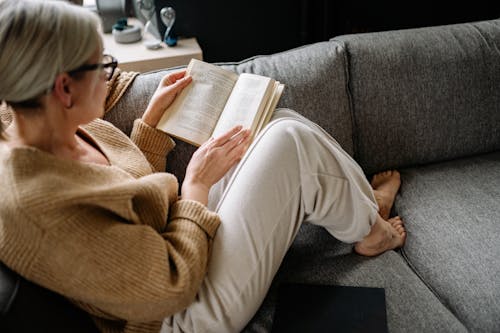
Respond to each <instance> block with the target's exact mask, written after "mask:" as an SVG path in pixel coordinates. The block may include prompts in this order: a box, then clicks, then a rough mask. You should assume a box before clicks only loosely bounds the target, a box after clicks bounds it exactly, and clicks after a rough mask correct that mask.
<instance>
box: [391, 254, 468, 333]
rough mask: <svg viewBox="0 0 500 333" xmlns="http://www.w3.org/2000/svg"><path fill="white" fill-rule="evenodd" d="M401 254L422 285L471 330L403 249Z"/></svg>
mask: <svg viewBox="0 0 500 333" xmlns="http://www.w3.org/2000/svg"><path fill="white" fill-rule="evenodd" d="M397 252H399V254H400V255H401V257H402V258H403V260H404V261H405V262H406V264H407V265H408V267H409V268H410V270H411V271H412V272H413V273H414V274H415V275H416V276H417V278H418V279H419V280H420V281H422V283H423V284H424V285H425V286H426V287H427V289H429V290H430V292H431V293H432V294H433V295H434V296H435V297H436V299H437V300H438V301H439V303H441V304H442V305H443V306H444V307H445V308H446V309H447V310H448V311H449V312H450V313H451V314H452V315H453V317H455V319H456V320H457V321H458V322H459V323H460V324H462V326H463V327H465V328H466V329H467V330H470V328H469V327H467V325H465V323H464V322H463V321H462V320H460V317H459V316H458V315H457V313H455V311H453V309H452V308H451V307H450V306H449V305H448V304H447V303H446V302H445V301H444V300H443V298H442V297H441V295H439V293H438V292H437V291H436V290H435V289H434V288H432V286H431V285H430V284H429V283H428V282H427V281H426V280H425V279H424V277H423V276H422V275H421V274H420V273H419V272H418V270H417V268H416V267H415V266H414V265H413V264H412V262H411V260H410V258H409V257H408V255H407V254H406V251H405V249H404V247H403V248H401V249H400V250H399V251H397Z"/></svg>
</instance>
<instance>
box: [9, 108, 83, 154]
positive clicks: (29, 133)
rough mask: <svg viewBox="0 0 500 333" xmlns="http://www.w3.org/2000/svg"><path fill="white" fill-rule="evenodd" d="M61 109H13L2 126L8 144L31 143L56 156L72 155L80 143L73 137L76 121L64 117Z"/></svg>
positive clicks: (12, 145)
mask: <svg viewBox="0 0 500 333" xmlns="http://www.w3.org/2000/svg"><path fill="white" fill-rule="evenodd" d="M63 114H64V113H63V112H57V111H55V112H46V111H44V110H40V111H38V110H37V111H32V110H29V111H27V112H23V111H22V110H20V112H14V117H13V120H12V123H11V124H10V126H9V127H8V128H7V129H6V131H5V132H6V135H7V143H8V145H9V146H11V147H18V146H31V147H36V148H38V149H40V150H43V151H46V152H49V153H52V154H54V155H57V156H61V157H66V158H74V156H75V155H78V154H79V152H80V149H81V145H80V144H79V141H78V140H77V136H76V131H77V130H78V126H77V125H70V124H68V122H67V121H65V119H64V117H63Z"/></svg>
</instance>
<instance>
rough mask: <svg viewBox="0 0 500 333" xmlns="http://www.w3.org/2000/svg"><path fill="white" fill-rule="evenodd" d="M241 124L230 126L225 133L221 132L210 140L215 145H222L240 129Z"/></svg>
mask: <svg viewBox="0 0 500 333" xmlns="http://www.w3.org/2000/svg"><path fill="white" fill-rule="evenodd" d="M242 128H243V126H241V125H237V126H235V127H233V128H231V129H230V130H229V131H227V132H226V133H224V134H222V135H221V136H218V137H217V138H215V139H213V140H212V145H213V146H215V147H219V146H222V145H224V144H226V143H227V142H228V141H229V140H230V139H231V138H232V137H233V136H234V135H235V134H237V133H238V132H240V131H241V129H242Z"/></svg>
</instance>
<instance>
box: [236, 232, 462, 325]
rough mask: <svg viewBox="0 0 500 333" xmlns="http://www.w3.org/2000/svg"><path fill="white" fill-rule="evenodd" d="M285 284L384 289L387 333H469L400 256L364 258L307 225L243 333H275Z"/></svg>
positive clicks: (347, 246)
mask: <svg viewBox="0 0 500 333" xmlns="http://www.w3.org/2000/svg"><path fill="white" fill-rule="evenodd" d="M283 282H294V283H311V284H328V285H344V286H363V287H380V288H385V295H386V304H387V323H388V328H389V332H393V333H397V332H405V333H406V332H418V333H422V332H466V329H465V327H464V326H463V325H462V324H461V323H460V322H459V320H457V319H456V318H455V317H454V316H453V314H452V313H451V312H450V311H449V310H448V309H447V308H446V307H445V306H443V304H442V303H441V302H440V301H439V300H438V298H437V297H436V296H435V295H434V294H433V293H432V292H431V291H430V290H429V289H428V288H427V286H425V284H424V283H422V281H421V280H420V279H419V278H418V276H416V275H415V274H414V273H413V272H412V270H411V269H410V267H408V265H407V264H406V262H405V261H404V260H403V258H402V257H401V256H400V255H399V254H398V253H397V252H394V251H390V252H387V253H385V254H383V255H380V256H378V257H375V258H367V257H362V256H359V255H356V254H353V253H352V246H350V245H347V244H344V243H341V242H339V241H336V240H335V239H333V238H332V237H331V235H330V234H328V233H327V232H326V231H325V230H324V229H322V228H320V227H317V226H314V225H309V224H305V225H303V226H302V227H301V229H300V231H299V233H298V236H297V238H296V239H295V241H294V243H293V244H292V247H291V248H290V250H289V252H288V253H287V255H286V257H285V259H284V261H283V264H282V266H281V267H280V270H279V271H278V274H277V275H276V278H275V279H274V281H273V284H272V286H271V289H270V290H269V292H268V294H267V296H266V298H265V300H264V302H263V304H262V306H261V307H260V309H259V311H258V312H257V314H256V315H255V316H254V318H253V319H252V320H251V321H250V323H249V324H248V325H247V326H246V328H245V329H244V332H245V333H250V332H270V331H271V328H272V321H273V316H274V310H275V306H276V302H277V295H278V288H279V284H280V283H283Z"/></svg>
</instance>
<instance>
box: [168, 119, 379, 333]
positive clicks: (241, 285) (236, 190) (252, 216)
mask: <svg viewBox="0 0 500 333" xmlns="http://www.w3.org/2000/svg"><path fill="white" fill-rule="evenodd" d="M209 207H210V208H212V209H214V210H216V211H217V212H218V213H219V215H220V217H221V220H222V224H221V225H220V227H219V229H218V231H217V234H216V237H215V240H214V244H213V250H212V254H211V257H210V261H209V264H208V273H207V276H206V278H205V280H204V282H203V284H202V286H201V289H200V291H199V293H198V296H197V298H196V300H195V301H194V302H193V303H192V304H191V305H190V306H189V307H188V308H187V309H186V310H184V311H182V312H180V313H177V314H175V315H173V316H171V317H169V318H166V319H165V321H164V323H163V327H162V332H196V333H197V332H215V333H223V332H240V331H241V330H242V329H243V328H244V327H245V325H246V324H247V323H248V321H249V320H250V319H251V318H252V317H253V315H254V314H255V312H256V311H257V310H258V308H259V306H260V305H261V303H262V301H263V300H264V297H265V295H266V293H267V290H268V288H269V286H270V284H271V282H272V280H273V277H274V275H275V274H276V272H277V270H278V268H279V266H280V264H281V262H282V260H283V257H284V256H285V253H286V252H287V250H288V248H289V247H290V245H291V244H292V242H293V240H294V238H295V235H296V234H297V232H298V230H299V228H300V226H301V224H302V223H303V222H310V223H313V224H316V225H320V226H323V227H324V228H325V229H326V230H327V231H328V232H329V233H330V234H331V235H333V237H335V238H337V239H339V240H341V241H344V242H349V243H352V242H356V241H359V240H361V239H362V238H363V237H364V236H366V235H367V234H368V233H369V231H370V227H371V225H373V224H374V223H375V220H376V216H377V211H378V206H377V203H376V201H375V197H374V195H373V191H372V188H371V186H370V184H369V183H368V181H367V180H366V178H365V176H364V174H363V172H362V170H361V168H360V167H359V166H358V164H357V163H356V162H355V161H354V160H353V159H352V158H351V157H350V156H349V155H348V154H347V153H346V152H345V151H344V150H343V149H342V148H341V147H340V145H339V144H338V143H337V142H336V141H335V140H334V139H333V138H332V137H331V136H329V135H328V134H327V133H326V132H325V131H324V130H323V129H321V128H320V127H319V126H318V125H316V124H314V123H312V122H311V121H309V120H307V119H306V118H304V117H302V116H300V115H298V114H297V113H295V112H293V111H291V110H286V109H281V110H277V111H276V113H275V116H274V118H273V120H272V121H271V122H270V123H269V125H268V126H267V127H266V128H265V129H264V130H263V131H262V132H261V134H260V135H258V137H257V138H256V139H255V141H254V143H253V144H252V145H251V146H250V148H249V150H248V152H247V153H246V155H245V157H244V158H243V159H242V161H241V162H240V163H239V164H238V165H237V166H236V167H235V168H234V169H233V170H232V171H231V172H230V174H228V175H227V176H226V177H225V178H224V179H222V180H221V181H220V182H219V183H218V184H216V185H215V186H214V188H213V189H212V191H211V193H210V199H209Z"/></svg>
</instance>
